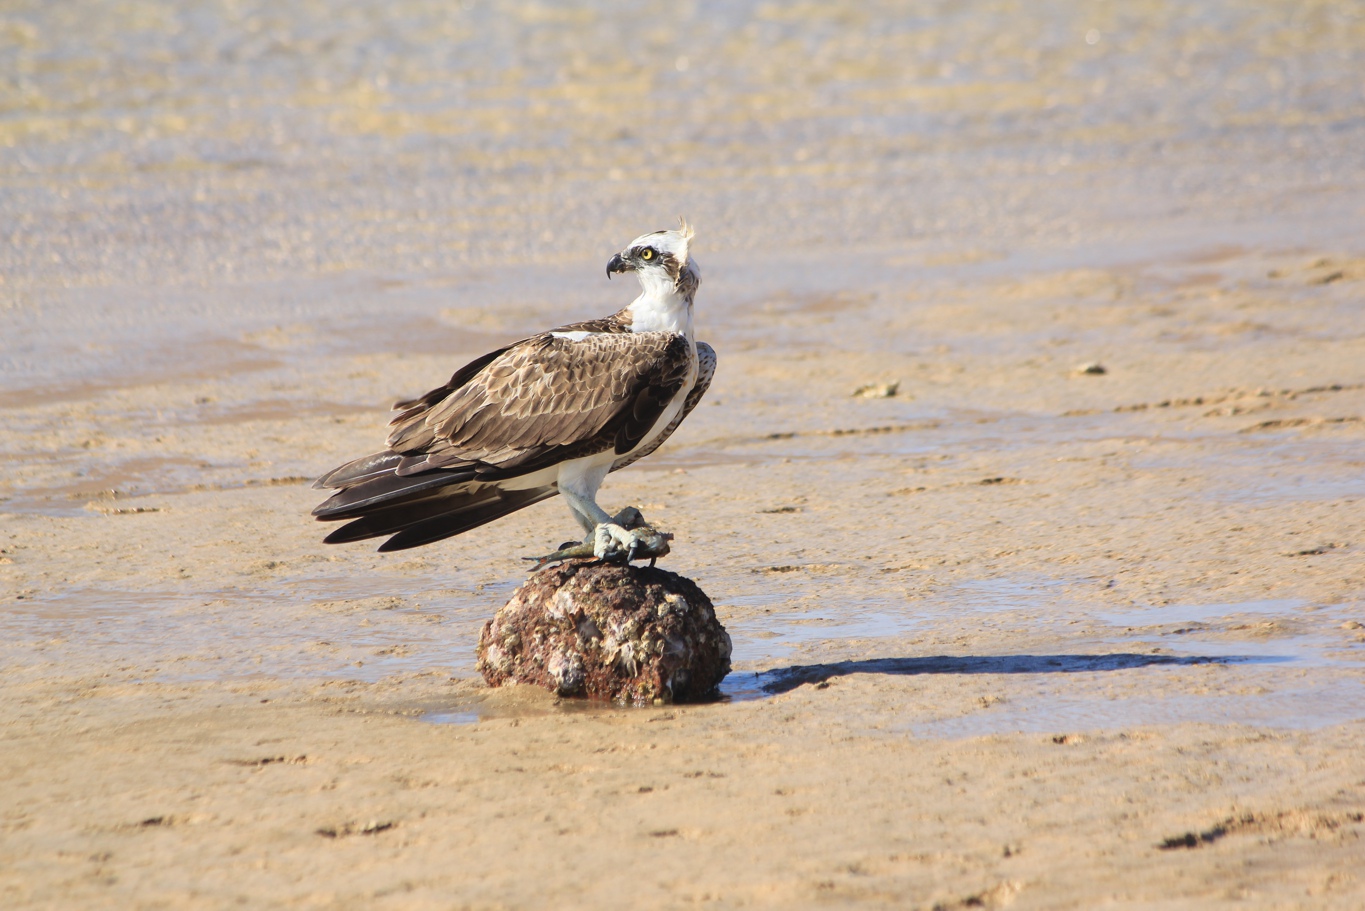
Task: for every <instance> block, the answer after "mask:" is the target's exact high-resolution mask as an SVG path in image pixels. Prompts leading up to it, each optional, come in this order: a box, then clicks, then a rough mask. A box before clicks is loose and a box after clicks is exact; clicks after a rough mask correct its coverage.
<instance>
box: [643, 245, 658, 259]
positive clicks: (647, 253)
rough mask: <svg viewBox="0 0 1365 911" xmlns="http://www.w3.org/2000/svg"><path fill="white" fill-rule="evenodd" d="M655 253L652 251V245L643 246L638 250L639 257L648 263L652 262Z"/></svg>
mask: <svg viewBox="0 0 1365 911" xmlns="http://www.w3.org/2000/svg"><path fill="white" fill-rule="evenodd" d="M657 255H658V254H657V253H655V252H654V248H653V247H645V248H644V249H643V250H641V251H640V258H641V259H643V260H644V261H645V262H647V263H648V262H653V261H654V257H655V256H657Z"/></svg>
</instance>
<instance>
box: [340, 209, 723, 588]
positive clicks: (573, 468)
mask: <svg viewBox="0 0 1365 911" xmlns="http://www.w3.org/2000/svg"><path fill="white" fill-rule="evenodd" d="M691 240H692V228H691V227H690V226H689V225H688V224H687V222H686V221H682V222H681V223H680V226H679V228H678V229H677V230H673V231H655V232H654V233H653V234H645V235H643V236H642V237H638V238H636V239H635V240H633V241H631V242H630V244H629V245H628V246H627V247H626V248H625V249H624V250H622V251H621V252H620V253H617V254H616V255H615V256H613V257H612V258H611V261H610V262H609V263H607V278H611V276H612V274H613V273H618V272H634V273H635V274H636V277H638V278H639V280H640V289H641V290H640V296H639V297H637V298H635V300H634V301H632V302H631V303H630V304H629V305H628V306H627V307H625V308H624V309H623V310H620V311H618V312H616V313H614V314H612V315H611V316H608V317H605V318H603V319H595V320H588V321H587V322H581V323H571V324H569V325H567V326H561V327H559V328H558V329H552V330H550V331H548V332H542V333H541V334H539V335H533V336H531V337H530V338H525V339H522V340H521V341H519V342H514V343H512V344H511V345H508V346H507V347H505V348H499V349H498V350H497V351H492V352H490V353H488V354H485V355H484V356H483V357H479V358H475V359H474V360H473V361H470V362H469V363H468V364H466V365H464V366H463V367H461V368H460V369H459V370H457V371H455V374H454V376H452V377H451V378H450V382H448V383H446V384H445V385H444V386H440V387H438V388H436V389H433V390H431V391H430V392H428V393H427V394H426V395H424V396H422V397H421V398H417V399H412V400H411V401H406V402H399V403H398V404H397V405H395V406H394V408H395V409H397V410H399V411H400V412H401V413H400V414H399V415H398V416H397V417H395V418H394V419H393V420H392V421H391V422H390V426H391V428H392V429H391V430H390V431H389V438H388V448H387V449H386V450H384V451H383V452H378V453H375V454H374V455H368V456H365V457H364V458H360V459H356V460H354V461H352V462H347V463H346V464H345V465H342V466H341V467H339V468H336V469H334V470H332V471H330V472H328V473H327V474H325V475H323V476H322V477H321V478H319V479H318V480H317V481H316V482H315V483H314V485H313V486H314V487H317V488H330V489H333V490H335V491H337V492H336V493H334V494H332V496H331V497H330V498H329V499H328V500H327V501H326V502H324V503H322V504H321V505H319V506H318V507H317V508H316V509H314V510H313V515H315V516H317V518H318V519H319V520H320V521H323V522H331V521H335V520H339V519H350V520H351V521H350V522H349V523H347V524H346V525H343V526H342V527H341V528H339V529H337V530H336V531H334V532H332V533H331V534H330V535H328V536H327V538H326V542H327V543H328V544H339V543H342V542H347V541H360V540H364V539H366V538H377V537H383V536H385V535H391V536H392V537H390V538H389V539H388V540H387V541H385V542H384V543H383V544H382V545H380V547H379V549H380V550H381V551H393V550H402V549H404V548H408V547H417V546H419V545H422V544H430V543H432V542H433V541H440V540H442V539H444V538H449V537H451V536H453V535H458V534H461V533H462V532H466V531H469V530H470V529H472V528H478V527H479V526H480V525H483V524H485V523H487V522H492V521H493V520H494V519H500V518H502V517H503V516H505V515H508V514H509V513H512V512H515V511H516V510H518V509H522V508H524V507H527V506H530V505H531V504H532V503H538V502H540V501H541V500H545V499H548V498H549V497H552V496H554V495H555V494H559V495H560V496H562V497H563V498H564V499H565V500H566V501H567V502H568V506H569V511H570V512H571V513H573V516H574V518H575V519H576V520H578V523H579V524H580V525H582V526H583V529H584V531H586V532H587V535H588V537H587V538H586V539H584V544H585V545H586V544H591V545H592V551H593V553H594V554H595V555H596V556H597V557H599V558H605V559H615V560H620V559H623V558H624V559H626V560H627V561H628V560H630V559H634V558H635V557H636V556H637V555H640V553H641V551H642V550H643V551H644V553H643V555H644V556H651V555H658V554H659V553H662V552H665V551H666V549H667V548H666V546H665V547H664V548H663V550H659V549H658V548H657V542H658V541H659V536H658V535H657V533H654V532H653V529H650V528H649V527H648V526H646V525H644V522H643V519H642V518H641V517H640V515H639V512H638V511H637V510H634V509H632V508H627V509H625V510H622V511H621V512H620V513H618V514H617V515H616V516H615V517H613V516H610V515H608V514H607V512H606V511H605V510H603V509H602V507H600V506H598V505H597V490H598V488H599V487H600V486H601V485H602V481H603V480H604V479H605V478H606V476H607V474H608V473H609V472H612V471H615V470H617V469H618V468H624V467H625V466H627V465H629V464H631V463H632V462H634V461H636V460H637V459H641V458H643V457H645V456H647V455H649V454H650V453H651V452H653V451H654V450H655V449H657V448H659V446H660V445H661V444H662V443H663V442H664V440H666V439H668V437H669V435H670V434H672V433H673V431H674V430H676V429H677V427H678V425H679V424H680V423H682V420H683V418H685V417H687V415H688V414H689V413H691V411H692V409H693V408H695V407H696V406H697V402H698V401H699V400H700V399H701V397H702V395H703V394H704V393H705V392H706V390H707V387H709V386H710V385H711V377H712V375H713V373H714V372H715V369H716V353H715V352H714V351H713V350H711V346H710V345H707V344H706V343H704V342H701V343H699V342H697V341H696V339H695V337H694V336H693V331H692V300H693V297H694V296H695V295H696V293H697V286H698V285H700V284H701V276H700V273H699V272H698V270H697V264H696V262H694V261H693V260H692V258H691V256H690V255H689V252H688V245H689V243H690V242H691ZM641 526H643V527H641Z"/></svg>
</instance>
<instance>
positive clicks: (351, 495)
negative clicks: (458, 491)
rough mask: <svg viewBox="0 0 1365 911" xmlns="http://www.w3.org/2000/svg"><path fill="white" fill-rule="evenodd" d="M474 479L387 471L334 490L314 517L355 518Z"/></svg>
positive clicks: (440, 472) (464, 473)
mask: <svg viewBox="0 0 1365 911" xmlns="http://www.w3.org/2000/svg"><path fill="white" fill-rule="evenodd" d="M473 477H474V473H473V472H467V471H445V470H437V471H429V472H425V473H423V474H416V475H408V476H407V477H399V476H398V475H396V474H393V473H392V472H389V473H387V474H382V475H380V476H379V477H377V478H373V479H371V480H367V481H361V482H359V483H357V484H356V485H355V486H353V487H347V488H345V489H344V490H339V491H337V492H336V493H334V494H332V496H330V497H328V498H327V499H326V500H325V501H323V502H322V503H320V504H318V505H317V506H316V507H314V509H313V515H315V516H317V517H318V518H319V519H323V520H330V519H354V518H356V517H358V516H362V515H364V514H366V513H367V512H371V511H373V510H374V509H376V508H381V509H382V508H383V507H384V506H385V504H389V503H393V504H397V503H404V502H408V501H410V500H413V499H417V498H421V499H425V498H426V497H425V496H424V495H426V494H427V493H428V491H432V490H435V489H437V488H440V487H448V486H450V485H452V484H462V483H464V482H466V481H469V480H472V479H473Z"/></svg>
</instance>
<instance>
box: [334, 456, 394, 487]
mask: <svg viewBox="0 0 1365 911" xmlns="http://www.w3.org/2000/svg"><path fill="white" fill-rule="evenodd" d="M402 460H403V457H402V456H401V455H399V454H398V453H396V452H392V451H387V450H386V451H384V452H376V453H374V454H373V455H367V456H365V457H364V458H362V459H353V460H352V461H350V462H347V463H346V464H345V465H342V466H340V467H338V468H333V469H332V470H331V471H329V472H327V473H326V474H325V475H323V476H322V477H320V478H318V479H317V480H316V481H314V482H313V489H314V490H323V489H325V488H329V487H330V488H334V489H337V488H342V487H354V486H355V485H357V484H361V483H363V482H365V481H369V480H373V479H374V478H380V477H383V476H384V475H386V474H389V473H390V472H392V471H393V470H394V469H395V468H397V467H398V463H399V462H401V461H402Z"/></svg>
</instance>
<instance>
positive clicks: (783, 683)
mask: <svg viewBox="0 0 1365 911" xmlns="http://www.w3.org/2000/svg"><path fill="white" fill-rule="evenodd" d="M1278 660H1281V659H1278V658H1273V657H1271V658H1267V657H1264V656H1249V655H1179V656H1177V655H1142V654H1138V653H1135V652H1118V653H1114V654H1107V655H931V656H926V657H922V658H867V659H863V660H859V661H836V662H832V663H830V664H798V665H792V666H791V667H784V668H776V669H773V670H770V671H762V672H760V673H758V674H755V675H754V678H756V679H753V683H754V684H756V690H749V693H746V694H744V695H750V698H753V696H775V695H778V694H779V693H787V692H790V691H792V690H794V689H796V688H797V687H799V686H804V685H805V684H808V683H809V684H820V683H825V682H826V681H828V680H831V679H833V678H835V677H847V676H849V675H850V674H888V675H892V676H912V675H915V674H1082V673H1096V672H1104V671H1127V670H1134V669H1137V668H1143V667H1151V666H1153V665H1163V666H1176V667H1183V666H1188V665H1198V664H1245V663H1249V662H1257V663H1263V662H1267V661H1278ZM744 676H745V675H742V674H739V675H733V676H732V677H731V678H730V680H727V681H726V683H727V684H730V686H723V687H722V689H724V690H730V691H732V692H731V693H730V695H732V698H733V697H734V696H739V698H743V696H742V695H740V694H738V693H734V692H733V689H735V686H734V685H735V684H739V688H742V689H748V688H747V687H744V684H743V683H741V682H740V681H742V680H743V678H744Z"/></svg>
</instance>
